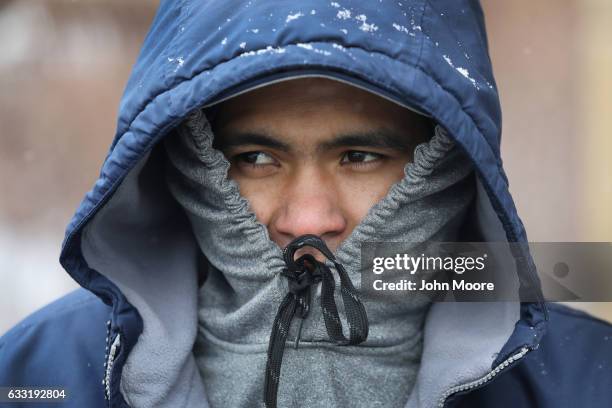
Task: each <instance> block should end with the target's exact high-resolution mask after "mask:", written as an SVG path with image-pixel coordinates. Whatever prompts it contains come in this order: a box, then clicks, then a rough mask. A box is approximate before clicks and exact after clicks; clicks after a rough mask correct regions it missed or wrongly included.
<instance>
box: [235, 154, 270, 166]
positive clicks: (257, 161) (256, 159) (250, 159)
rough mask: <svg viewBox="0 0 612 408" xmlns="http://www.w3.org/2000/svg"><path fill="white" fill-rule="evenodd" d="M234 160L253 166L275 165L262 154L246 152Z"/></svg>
mask: <svg viewBox="0 0 612 408" xmlns="http://www.w3.org/2000/svg"><path fill="white" fill-rule="evenodd" d="M236 158H237V159H238V160H240V161H242V162H244V163H248V164H253V165H256V166H258V165H265V164H275V163H276V161H275V160H274V159H273V158H272V157H271V156H270V155H268V154H266V153H264V152H246V153H241V154H238V155H236Z"/></svg>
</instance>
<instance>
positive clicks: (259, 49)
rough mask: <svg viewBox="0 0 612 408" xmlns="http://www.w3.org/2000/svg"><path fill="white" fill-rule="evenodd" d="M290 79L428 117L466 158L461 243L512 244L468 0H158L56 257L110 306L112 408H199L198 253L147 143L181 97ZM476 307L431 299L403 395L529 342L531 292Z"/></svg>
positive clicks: (521, 273)
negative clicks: (469, 171)
mask: <svg viewBox="0 0 612 408" xmlns="http://www.w3.org/2000/svg"><path fill="white" fill-rule="evenodd" d="M304 76H320V77H327V78H330V79H335V80H338V81H343V82H345V83H348V84H351V85H353V86H357V87H360V88H362V89H365V90H367V91H369V92H373V93H375V94H377V95H379V96H381V97H384V98H386V99H388V100H391V101H393V102H395V103H397V104H400V105H401V106H404V107H406V108H408V109H411V110H414V111H416V112H419V113H421V114H424V115H427V116H429V117H431V118H433V119H434V120H435V121H436V122H437V123H438V124H439V125H440V126H441V127H443V128H444V129H445V130H446V132H447V133H448V135H449V136H450V137H451V138H452V139H453V140H454V141H455V142H456V144H457V145H458V146H459V147H460V148H461V149H462V150H463V152H464V153H465V154H466V156H467V157H469V158H470V160H472V161H473V164H474V169H475V171H476V174H477V177H476V184H477V189H476V198H475V203H474V206H473V209H472V211H471V212H470V215H469V216H470V223H469V225H470V226H471V228H470V236H469V238H470V240H472V241H508V242H526V241H527V236H526V232H525V229H524V226H523V224H522V222H521V220H520V218H519V216H518V214H517V211H516V208H515V205H514V202H513V200H512V197H511V196H510V193H509V191H508V180H507V177H506V175H505V173H504V170H503V167H502V160H501V157H500V138H501V113H500V105H499V95H498V92H497V88H496V85H495V81H494V78H493V74H492V69H491V63H490V59H489V55H488V49H487V38H486V32H485V26H484V17H483V13H482V10H481V7H480V5H479V4H478V2H476V1H458V0H447V1H435V2H433V1H416V0H407V1H402V2H389V1H387V0H381V1H379V2H369V3H366V2H357V1H338V2H329V1H309V2H306V3H304V2H301V3H300V4H299V5H298V4H297V3H295V2H289V1H276V0H275V1H271V0H260V1H256V0H253V1H248V2H240V3H234V2H222V1H187V0H184V1H162V2H161V4H160V7H159V10H158V13H157V15H156V17H155V20H154V21H153V24H152V27H151V30H150V32H149V34H148V35H147V37H146V39H145V42H144V45H143V47H142V51H141V54H140V55H139V57H138V60H137V62H136V64H135V66H134V69H133V72H132V75H131V77H130V79H129V82H128V84H127V87H126V90H125V93H124V96H123V98H122V101H121V104H120V108H119V118H118V124H117V132H116V135H115V137H114V139H113V142H112V144H111V147H110V150H109V152H108V155H107V157H106V159H105V161H104V163H103V166H102V169H101V172H100V177H99V179H98V180H97V181H96V183H95V185H94V186H93V188H92V190H91V191H90V192H88V193H87V195H86V196H85V198H84V200H83V201H82V203H81V204H80V206H79V208H78V209H77V211H76V214H75V215H74V217H73V219H72V220H71V222H70V223H69V225H68V227H67V229H66V237H65V240H64V242H63V245H62V251H61V255H60V262H61V264H62V265H63V267H64V268H65V269H66V271H67V272H68V273H69V274H70V275H71V276H72V277H73V278H74V279H75V280H76V281H77V282H78V283H79V284H80V285H81V286H83V287H84V288H86V289H88V290H90V291H91V292H93V293H94V294H96V295H97V296H98V297H100V298H101V299H102V300H103V301H104V302H105V303H106V304H108V305H111V306H112V309H113V314H112V317H111V320H110V323H109V328H108V330H109V340H108V343H109V344H108V346H109V350H110V351H109V352H108V353H109V355H108V364H107V367H106V373H105V374H106V375H105V387H106V396H107V398H108V399H110V400H111V402H112V403H113V404H117V406H125V404H126V403H130V405H134V401H138V398H137V397H134V398H132V397H130V395H132V396H134V395H135V394H137V393H141V394H147V395H149V396H150V399H149V400H148V403H150V404H153V405H157V406H176V407H182V406H206V404H205V401H206V398H205V395H206V393H205V390H204V389H203V387H202V381H201V379H200V377H199V374H198V370H197V368H196V366H195V363H194V361H193V356H192V355H191V347H192V346H193V342H194V340H195V336H196V330H197V289H198V271H199V269H200V268H201V267H202V265H203V263H204V260H202V259H201V256H200V253H199V251H198V250H197V247H196V243H195V240H194V236H193V234H192V232H191V228H190V226H189V223H188V220H187V219H186V217H185V215H184V213H183V212H182V210H181V209H180V208H179V207H178V206H177V204H176V203H175V202H174V201H173V200H172V198H171V195H170V193H169V192H168V190H167V187H166V186H165V183H163V177H164V175H163V168H162V167H163V154H162V151H161V143H160V141H161V140H162V139H163V138H164V137H168V136H169V135H171V134H172V133H173V132H175V131H176V128H177V126H178V125H179V124H180V123H181V122H183V121H184V119H185V118H186V117H187V116H188V115H189V114H190V113H191V112H193V111H194V110H195V109H197V108H200V107H205V106H209V105H213V104H215V103H218V102H220V101H222V100H224V99H227V98H230V97H232V96H236V95H238V94H240V93H243V92H247V91H249V90H252V89H255V88H257V87H260V86H265V85H268V84H270V83H273V82H276V81H282V80H288V79H291V78H296V77H304ZM517 248H518V249H517ZM509 251H510V250H509ZM507 261H508V262H513V263H514V264H516V282H517V286H518V287H520V290H521V291H525V292H532V293H536V295H538V296H536V297H537V298H541V296H539V281H538V279H537V276H536V274H535V266H534V264H533V261H532V259H531V256H530V254H529V252H528V249H527V246H526V245H524V246H522V245H521V246H516V247H513V250H512V252H509V253H508V260H507ZM531 298H533V296H531ZM482 306H483V305H482V304H476V303H438V304H435V305H434V306H433V307H432V308H431V310H430V312H429V314H428V317H427V322H426V326H425V340H424V342H425V343H424V350H423V357H422V364H421V368H420V371H419V373H418V377H417V383H416V385H415V389H414V391H413V393H412V395H411V398H410V400H409V402H408V406H411V407H416V406H433V405H437V404H439V403H442V404H443V403H444V401H445V399H446V397H448V396H449V395H451V394H453V393H456V392H460V391H463V390H464V389H466V388H474V387H477V386H480V385H482V384H484V383H486V381H488V380H489V379H490V377H489V376H491V374H490V373H491V372H495V369H497V368H498V367H499V365H500V364H505V366H508V364H509V363H508V359H511V360H509V361H510V362H512V361H514V357H513V356H515V355H517V352H518V351H519V350H525V352H526V350H531V349H534V348H537V345H538V343H539V341H540V339H541V337H542V335H543V334H544V332H545V327H546V320H547V313H546V309H545V306H544V303H543V302H542V301H539V302H530V303H522V304H519V303H514V302H499V303H495V304H488V305H487V306H486V307H482ZM468 327H469V328H471V329H470V330H466V328H468ZM525 352H523V351H521V353H522V354H521V356H522V355H523V354H524V353H525ZM111 363H112V364H111ZM505 366H504V367H505ZM148 367H163V370H157V371H152V370H147V369H146V368H148ZM160 371H163V372H160ZM493 375H494V374H493ZM491 377H492V376H491ZM485 378H486V381H484V380H483V379H485ZM466 385H470V387H466ZM203 401H204V402H203Z"/></svg>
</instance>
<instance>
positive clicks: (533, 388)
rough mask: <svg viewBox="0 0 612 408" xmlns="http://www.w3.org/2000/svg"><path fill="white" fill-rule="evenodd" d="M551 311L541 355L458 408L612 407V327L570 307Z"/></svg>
mask: <svg viewBox="0 0 612 408" xmlns="http://www.w3.org/2000/svg"><path fill="white" fill-rule="evenodd" d="M547 306H548V310H549V321H548V329H547V332H546V334H545V335H544V337H543V338H542V342H541V343H540V346H539V347H538V349H536V350H533V351H531V352H529V353H528V354H527V356H525V358H524V360H523V361H521V362H520V363H518V364H517V365H516V366H515V367H513V368H511V369H509V370H508V371H507V372H506V373H504V374H502V375H500V376H499V377H498V378H496V379H495V380H493V381H492V382H491V383H490V384H489V385H487V386H485V387H483V388H481V389H478V390H475V391H474V392H472V393H470V394H468V395H466V396H465V398H463V399H461V400H460V404H459V405H458V406H461V407H463V406H466V407H467V406H482V407H488V406H495V407H517V406H526V407H527V406H537V407H551V408H552V407H568V408H569V407H603V406H606V407H607V406H612V392H611V391H610V384H612V324H610V323H608V322H606V321H604V320H602V319H598V318H596V317H594V316H592V315H590V314H588V313H586V312H583V311H579V310H576V309H573V308H571V307H569V306H566V305H562V304H557V303H548V304H547Z"/></svg>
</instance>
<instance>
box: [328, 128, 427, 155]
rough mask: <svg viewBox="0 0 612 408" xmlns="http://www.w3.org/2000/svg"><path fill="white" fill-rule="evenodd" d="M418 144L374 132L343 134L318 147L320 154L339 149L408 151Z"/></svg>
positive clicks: (414, 141) (388, 134)
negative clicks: (364, 148)
mask: <svg viewBox="0 0 612 408" xmlns="http://www.w3.org/2000/svg"><path fill="white" fill-rule="evenodd" d="M416 144H417V140H415V138H412V137H409V136H406V135H400V134H398V133H396V132H393V131H388V130H373V131H365V132H353V133H347V134H342V135H339V136H336V137H334V138H333V139H332V140H327V141H325V142H323V143H321V144H319V145H318V146H317V151H318V152H323V151H326V150H330V149H334V148H339V147H349V146H353V147H375V148H386V149H398V150H407V149H411V148H412V147H414V146H415V145H416Z"/></svg>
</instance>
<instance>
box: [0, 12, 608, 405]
mask: <svg viewBox="0 0 612 408" xmlns="http://www.w3.org/2000/svg"><path fill="white" fill-rule="evenodd" d="M486 47H487V45H486V35H485V30H484V22H483V16H482V11H481V9H480V7H479V5H478V4H477V3H476V2H468V1H456V0H454V1H439V2H435V3H433V2H418V1H406V2H385V1H383V2H369V3H368V2H346V1H345V2H342V3H340V2H319V1H312V2H309V3H308V4H299V5H298V4H297V3H295V2H278V1H269V0H263V1H257V2H255V1H253V2H244V3H239V4H232V3H227V2H200V1H194V2H170V1H167V2H163V3H162V4H161V6H160V10H159V12H158V15H157V17H156V19H155V21H154V23H153V26H152V28H151V32H150V34H149V35H148V37H147V39H146V41H145V44H144V46H143V51H142V53H141V55H140V57H139V61H138V62H137V63H136V66H135V68H134V72H133V74H132V77H131V79H130V82H129V83H128V86H127V89H126V93H125V96H124V99H123V101H122V104H121V109H120V114H119V123H118V130H117V136H116V137H115V140H114V141H113V144H112V146H111V150H110V152H109V154H108V157H107V158H106V160H105V163H104V165H103V168H102V171H101V174H100V179H99V180H98V181H97V182H96V184H95V186H94V188H93V190H92V191H91V192H90V193H89V194H88V195H87V196H86V198H85V200H84V201H83V203H82V204H81V206H80V207H79V209H78V210H77V213H76V215H75V217H74V219H73V220H72V221H71V223H70V225H69V226H68V228H67V234H66V239H65V242H64V245H63V248H62V253H61V258H60V259H61V262H62V265H63V266H64V267H65V269H66V270H67V271H68V273H69V274H70V275H71V276H72V277H73V278H74V279H75V280H76V281H77V282H79V284H80V285H81V286H83V289H80V290H78V291H76V292H74V293H72V294H70V295H68V296H66V297H64V298H62V299H60V300H58V301H57V302H55V303H53V304H52V305H49V306H47V307H46V308H44V309H42V310H41V311H39V312H37V313H35V314H33V315H32V316H30V317H29V318H27V319H26V320H25V321H24V322H22V323H21V324H19V325H17V326H16V327H15V328H14V329H12V330H11V331H9V332H8V333H7V334H6V335H5V336H4V337H2V340H0V385H2V386H11V387H25V386H30V387H37V388H50V387H58V388H65V389H66V390H67V392H68V394H69V396H68V398H67V399H66V400H65V401H64V405H66V406H87V407H97V406H100V407H103V406H112V407H125V406H130V407H199V406H212V407H217V406H230V407H251V406H296V407H297V406H347V407H353V406H407V407H432V406H447V407H450V406H495V407H497V406H508V407H516V406H542V407H559V406H567V407H573V406H606V405H610V404H611V403H612V397H611V395H610V389H609V384H610V383H611V382H612V374H611V371H612V370H610V367H611V366H612V356H611V353H610V344H609V341H608V340H607V339H608V338H612V329H611V327H610V325H609V324H607V323H604V322H602V321H599V320H597V319H594V318H592V317H590V316H588V315H586V314H583V313H580V312H576V311H573V310H571V309H569V308H566V307H561V306H557V305H553V304H547V303H545V302H543V301H542V300H541V299H538V298H537V296H536V299H530V300H529V301H525V302H522V303H519V302H497V303H450V302H446V303H434V302H431V300H430V299H428V298H427V297H425V296H414V297H410V298H408V299H407V300H406V301H404V302H395V301H391V300H390V299H374V298H371V297H369V296H368V294H367V293H365V292H364V291H362V290H360V281H359V279H360V274H359V247H360V244H361V243H362V242H365V241H367V240H370V239H374V240H380V241H386V240H395V239H399V240H402V241H407V242H409V241H419V240H420V241H421V242H426V241H430V240H431V241H462V240H473V241H495V242H497V241H510V242H514V241H517V242H525V241H526V233H525V230H524V228H523V225H522V223H521V221H520V219H519V217H518V215H517V213H516V209H515V207H514V205H513V202H512V199H511V196H510V194H509V191H508V183H507V179H506V176H505V174H504V172H503V168H502V165H501V159H500V152H499V141H500V129H501V123H500V122H501V121H500V110H499V100H498V94H497V90H496V87H495V85H494V84H495V82H494V80H493V76H492V73H491V66H490V61H489V58H488V52H487V48H486ZM415 146H417V147H416V148H415ZM521 248H523V247H520V246H519V249H521ZM283 249H285V251H284V252H283ZM510 256H511V260H512V261H513V263H516V265H517V269H518V271H519V275H518V276H517V277H518V278H519V279H518V281H519V283H520V286H521V290H525V291H531V293H535V294H538V282H537V278H535V277H534V275H533V269H532V263H531V258H530V255H529V253H528V252H527V251H526V250H524V249H523V250H518V251H515V252H514V253H512V254H511V255H510ZM332 277H333V279H334V280H331V279H332ZM334 287H336V289H337V291H338V292H340V293H339V294H338V296H336V297H334V296H333V293H332V294H331V296H330V291H331V290H332V289H333V288H334ZM336 300H337V302H336ZM610 341H612V340H610ZM585 351H586V352H588V353H589V356H588V357H587V358H585V355H584V354H583V353H584V352H585ZM14 405H15V406H27V405H28V404H27V403H15V404H14Z"/></svg>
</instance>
